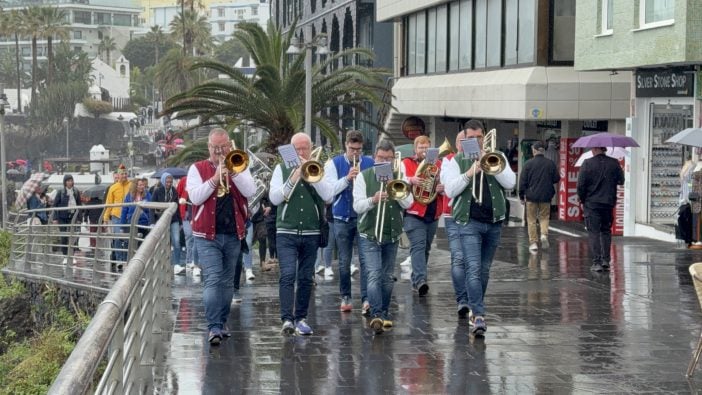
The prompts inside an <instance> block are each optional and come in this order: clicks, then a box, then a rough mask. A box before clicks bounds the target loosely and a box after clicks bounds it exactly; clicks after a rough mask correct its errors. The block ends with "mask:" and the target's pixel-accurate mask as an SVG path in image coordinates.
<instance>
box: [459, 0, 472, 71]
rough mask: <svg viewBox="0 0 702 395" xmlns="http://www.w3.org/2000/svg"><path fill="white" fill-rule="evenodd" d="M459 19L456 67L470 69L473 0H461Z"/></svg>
mask: <svg viewBox="0 0 702 395" xmlns="http://www.w3.org/2000/svg"><path fill="white" fill-rule="evenodd" d="M460 20H461V21H462V23H461V24H460V25H459V27H458V32H459V38H458V39H459V41H458V68H459V69H461V70H465V69H470V68H471V64H472V63H473V56H472V55H473V54H472V52H471V51H472V47H473V36H472V34H473V0H461V5H460Z"/></svg>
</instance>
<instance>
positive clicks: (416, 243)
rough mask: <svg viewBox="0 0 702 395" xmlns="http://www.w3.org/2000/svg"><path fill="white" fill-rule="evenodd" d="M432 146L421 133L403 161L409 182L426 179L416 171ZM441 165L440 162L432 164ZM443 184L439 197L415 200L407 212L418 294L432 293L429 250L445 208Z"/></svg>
mask: <svg viewBox="0 0 702 395" xmlns="http://www.w3.org/2000/svg"><path fill="white" fill-rule="evenodd" d="M429 147H431V140H429V137H427V136H419V137H417V138H415V139H414V153H415V155H414V156H413V157H409V158H404V159H403V160H402V174H404V175H405V177H407V180H408V181H409V183H410V185H412V186H419V185H422V184H424V183H425V181H426V180H427V178H426V175H424V174H417V169H418V168H419V164H420V163H421V162H422V161H424V159H425V158H426V155H427V150H428V149H429ZM430 164H435V165H437V166H438V167H439V168H440V166H441V162H436V163H430ZM443 192H444V184H442V183H440V182H438V183H437V184H436V193H437V196H436V199H434V200H433V201H432V202H430V203H429V204H425V203H422V202H419V201H417V200H416V199H415V200H414V202H413V203H412V207H410V208H408V209H407V211H406V212H405V222H404V225H403V226H404V228H405V233H406V234H407V238H408V239H409V242H410V256H411V257H412V289H413V290H415V291H416V292H417V293H418V294H419V296H425V295H426V294H427V292H429V285H428V284H427V277H428V270H427V268H428V261H429V252H430V251H431V243H432V242H433V241H434V235H436V228H437V226H438V223H439V217H440V216H441V208H442V207H443Z"/></svg>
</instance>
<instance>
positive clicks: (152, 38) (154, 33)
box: [146, 25, 168, 65]
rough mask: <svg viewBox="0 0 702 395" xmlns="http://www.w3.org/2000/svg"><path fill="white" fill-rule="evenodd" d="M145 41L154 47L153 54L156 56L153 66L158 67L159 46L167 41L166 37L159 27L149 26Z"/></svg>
mask: <svg viewBox="0 0 702 395" xmlns="http://www.w3.org/2000/svg"><path fill="white" fill-rule="evenodd" d="M146 41H148V42H150V43H151V44H153V45H154V52H155V54H156V62H155V63H154V64H155V65H158V59H159V55H160V54H159V50H160V48H161V46H163V45H164V44H165V43H166V42H167V41H168V37H167V36H166V34H165V33H164V32H163V29H161V26H158V25H156V26H151V30H150V31H149V32H148V33H146Z"/></svg>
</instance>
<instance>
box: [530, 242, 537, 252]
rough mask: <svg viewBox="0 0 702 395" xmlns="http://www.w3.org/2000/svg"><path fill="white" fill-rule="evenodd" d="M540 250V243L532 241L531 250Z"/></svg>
mask: <svg viewBox="0 0 702 395" xmlns="http://www.w3.org/2000/svg"><path fill="white" fill-rule="evenodd" d="M538 250H539V245H538V244H536V243H531V245H529V251H531V252H536V251H538Z"/></svg>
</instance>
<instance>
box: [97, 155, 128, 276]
mask: <svg viewBox="0 0 702 395" xmlns="http://www.w3.org/2000/svg"><path fill="white" fill-rule="evenodd" d="M130 186H131V183H130V182H129V179H128V178H127V168H126V167H125V166H124V165H123V164H120V165H119V167H118V168H117V173H115V183H114V184H112V185H111V186H110V188H109V189H108V190H107V193H106V195H105V204H106V205H110V204H113V205H116V204H118V205H119V206H114V207H106V208H105V213H104V214H103V217H102V222H103V223H104V224H111V225H112V233H114V234H115V239H114V240H112V250H113V255H114V256H113V258H114V260H115V261H118V262H125V261H126V260H127V253H126V251H124V249H125V242H124V240H123V239H122V238H120V237H119V234H120V233H122V226H121V221H122V220H121V218H122V206H121V204H122V203H123V202H124V198H125V197H126V196H127V194H128V193H129V188H130ZM117 266H121V265H117Z"/></svg>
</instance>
